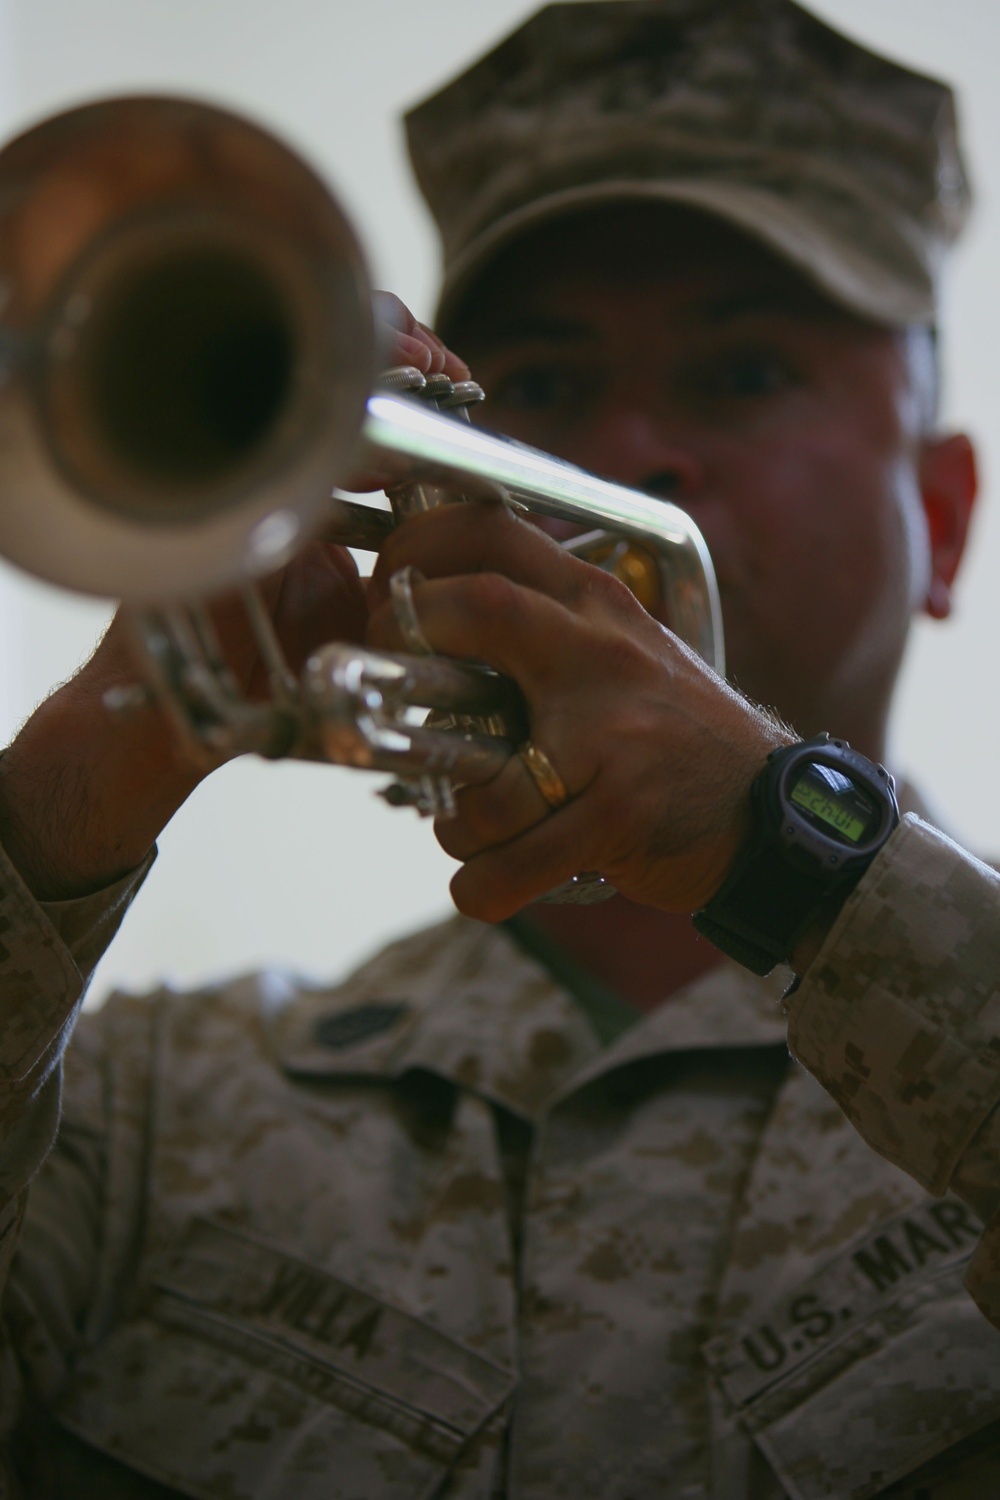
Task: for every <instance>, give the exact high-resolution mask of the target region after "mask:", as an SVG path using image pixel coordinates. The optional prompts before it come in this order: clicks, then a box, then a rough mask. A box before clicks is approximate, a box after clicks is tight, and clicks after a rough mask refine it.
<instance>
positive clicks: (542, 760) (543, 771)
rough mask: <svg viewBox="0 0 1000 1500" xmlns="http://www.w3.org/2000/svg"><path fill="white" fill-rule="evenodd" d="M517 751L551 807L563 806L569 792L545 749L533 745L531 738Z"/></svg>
mask: <svg viewBox="0 0 1000 1500" xmlns="http://www.w3.org/2000/svg"><path fill="white" fill-rule="evenodd" d="M517 753H518V755H519V756H520V757H521V760H522V761H523V762H524V765H525V766H526V768H527V770H528V773H529V775H530V776H531V779H532V781H533V782H534V783H535V785H536V786H537V788H538V790H539V791H540V792H541V794H542V796H543V797H544V798H545V800H546V802H547V803H548V804H549V806H550V807H551V808H553V809H555V808H557V807H562V805H563V803H565V802H568V801H569V792H567V790H566V787H565V785H564V783H563V779H562V777H561V776H560V775H559V772H558V771H557V770H556V768H555V766H554V765H553V764H552V762H551V761H550V760H549V757H548V756H547V755H546V754H545V751H544V750H539V748H538V746H537V745H533V744H532V743H531V741H530V740H525V742H524V744H523V745H522V746H521V748H520V750H518V752H517Z"/></svg>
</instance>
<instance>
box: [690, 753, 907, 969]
mask: <svg viewBox="0 0 1000 1500" xmlns="http://www.w3.org/2000/svg"><path fill="white" fill-rule="evenodd" d="M750 804H751V810H752V816H753V829H752V832H751V835H750V839H749V841H748V843H747V844H746V845H745V847H744V849H743V851H742V853H741V854H740V855H739V857H738V858H737V860H736V863H735V865H734V866H733V868H732V869H731V870H730V872H729V874H728V875H727V876H726V879H725V880H724V881H723V883H722V885H721V887H720V888H719V890H718V891H717V892H716V894H715V895H714V896H713V897H712V899H711V901H709V903H708V905H707V906H705V907H703V908H702V910H701V911H697V912H695V914H694V925H695V926H696V927H697V929H698V931H699V932H701V933H704V935H705V937H707V938H708V939H709V940H710V941H711V942H712V943H714V944H715V946H716V947H717V948H721V949H722V951H723V953H728V954H729V956H730V958H735V959H736V960H737V962H738V963H741V964H743V965H744V967H745V968H748V969H752V970H753V972H754V973H755V974H769V973H770V972H771V970H772V969H773V968H774V967H775V965H776V964H779V963H787V962H788V960H789V959H790V957H791V954H792V951H793V949H794V948H795V945H796V943H797V942H798V941H799V939H800V938H801V937H802V936H803V934H804V933H805V932H807V931H808V929H809V927H810V926H811V925H812V923H813V922H814V921H815V920H816V919H817V918H819V917H820V916H821V915H822V914H823V913H824V912H825V911H828V910H830V909H831V907H832V906H833V905H834V898H836V902H837V904H841V903H842V902H843V900H844V898H845V897H846V896H847V894H848V892H849V891H851V890H852V889H853V887H854V886H855V885H856V884H857V883H858V881H859V880H860V879H861V877H862V875H863V874H864V872H865V871H866V870H867V868H868V866H869V865H870V864H871V862H872V860H873V859H874V858H875V856H876V854H877V853H878V852H879V850H880V849H881V848H882V846H883V844H884V843H885V842H886V840H887V839H888V837H889V835H890V834H891V833H892V831H893V829H894V828H895V827H896V825H897V824H898V822H899V807H898V805H897V803H896V792H895V784H894V782H893V779H892V777H891V776H890V775H889V773H888V771H887V770H886V769H885V768H884V767H883V766H878V765H875V764H874V763H873V762H872V761H870V760H866V759H865V757H864V756H863V755H859V754H858V753H857V751H856V750H852V749H851V747H850V746H849V745H848V744H847V743H846V742H845V741H844V740H835V739H831V738H830V736H829V735H828V734H821V735H819V736H818V737H817V738H816V739H812V740H805V741H804V742H803V743H801V744H798V745H785V746H782V747H781V748H780V749H778V750H774V751H772V752H771V754H770V755H769V756H768V759H767V765H766V766H765V767H764V769H763V771H762V772H761V773H760V775H759V776H758V777H757V779H756V781H755V782H754V783H753V786H752V788H751V792H750Z"/></svg>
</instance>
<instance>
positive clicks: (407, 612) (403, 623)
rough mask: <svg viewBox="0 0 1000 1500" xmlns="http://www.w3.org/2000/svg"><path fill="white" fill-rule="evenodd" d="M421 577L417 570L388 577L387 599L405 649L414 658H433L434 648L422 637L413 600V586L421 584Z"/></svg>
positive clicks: (408, 570) (404, 571) (405, 571)
mask: <svg viewBox="0 0 1000 1500" xmlns="http://www.w3.org/2000/svg"><path fill="white" fill-rule="evenodd" d="M423 577H424V575H423V574H422V573H421V571H420V569H419V568H414V567H406V568H400V569H399V570H398V571H397V572H395V573H393V574H391V575H390V577H389V597H390V599H391V600H392V612H393V614H394V615H395V617H396V624H397V625H398V626H399V633H400V635H401V636H402V637H403V640H404V642H405V643H406V646H407V648H408V649H409V650H410V651H412V652H413V653H414V655H415V656H433V655H434V647H433V646H432V645H431V643H430V641H429V640H428V639H427V637H426V636H425V635H424V632H423V628H422V627H421V624H420V619H419V617H418V615H417V606H416V604H415V603H414V600H413V585H414V583H421V582H422V581H423Z"/></svg>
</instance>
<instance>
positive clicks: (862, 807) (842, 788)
mask: <svg viewBox="0 0 1000 1500" xmlns="http://www.w3.org/2000/svg"><path fill="white" fill-rule="evenodd" d="M787 795H788V799H789V801H790V802H793V803H794V804H795V806H796V807H797V808H799V810H800V811H801V812H802V813H804V814H805V816H806V817H807V819H808V820H809V822H810V823H811V824H812V825H813V827H814V828H817V829H819V831H820V832H821V833H824V834H826V836H827V837H828V838H833V839H836V840H837V842H838V843H841V844H844V845H846V846H847V847H848V848H855V849H861V848H863V847H864V845H865V844H866V842H867V841H868V840H869V839H870V838H871V837H873V835H874V834H876V833H877V832H878V829H879V826H880V824H881V822H882V807H881V805H880V803H879V802H878V801H877V800H876V798H875V797H873V796H872V795H871V793H870V792H867V791H865V789H864V788H863V787H860V786H858V785H857V783H856V782H854V781H852V779H851V778H850V776H845V775H844V773H843V771H837V770H835V769H834V768H833V766H824V765H821V764H820V763H819V762H818V761H807V762H806V763H805V764H804V765H801V766H799V767H798V769H797V771H796V773H795V780H794V781H793V782H792V784H791V786H790V787H789V788H788V793H787Z"/></svg>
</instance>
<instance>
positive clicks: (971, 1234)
mask: <svg viewBox="0 0 1000 1500" xmlns="http://www.w3.org/2000/svg"><path fill="white" fill-rule="evenodd" d="M978 1233H979V1226H977V1225H976V1223H975V1221H974V1220H973V1218H972V1215H971V1214H970V1213H969V1211H968V1210H967V1209H966V1208H965V1207H964V1205H962V1204H960V1203H958V1202H956V1201H954V1200H950V1199H945V1200H942V1201H941V1202H940V1203H933V1202H930V1201H928V1202H927V1203H926V1204H925V1205H924V1206H922V1207H919V1208H916V1209H914V1210H913V1211H912V1212H911V1213H909V1214H905V1215H899V1216H898V1217H897V1218H895V1219H893V1220H890V1221H889V1222H887V1223H884V1224H882V1225H880V1226H879V1227H878V1230H877V1231H876V1232H875V1233H873V1234H871V1235H870V1236H869V1237H868V1238H867V1239H866V1240H865V1241H864V1242H863V1243H861V1244H859V1245H856V1246H854V1247H852V1248H851V1249H850V1250H849V1251H847V1252H846V1253H845V1254H843V1255H841V1256H839V1257H838V1258H837V1259H836V1260H835V1261H833V1262H832V1263H829V1264H827V1265H826V1266H824V1267H823V1268H822V1270H821V1271H820V1272H819V1273H818V1274H817V1275H815V1276H814V1277H812V1278H810V1279H809V1280H808V1281H806V1282H804V1283H803V1284H802V1285H800V1286H799V1287H797V1288H795V1289H794V1291H793V1292H792V1293H791V1295H790V1296H788V1297H787V1299H784V1300H783V1301H782V1302H781V1303H779V1304H778V1305H776V1306H774V1307H773V1308H772V1309H771V1313H770V1317H769V1318H767V1319H766V1320H765V1321H763V1322H759V1323H756V1324H755V1325H754V1326H752V1327H751V1326H748V1327H745V1328H742V1329H740V1330H738V1331H737V1332H735V1333H734V1334H732V1335H727V1336H726V1337H724V1338H720V1339H716V1340H714V1341H713V1342H712V1343H711V1344H710V1345H709V1346H708V1348H707V1349H706V1355H707V1358H708V1362H709V1365H710V1367H711V1369H712V1372H713V1375H714V1377H715V1379H716V1381H717V1383H718V1385H719V1386H720V1387H721V1389H722V1391H723V1393H724V1396H725V1399H726V1403H727V1406H728V1408H729V1410H730V1412H731V1413H732V1415H733V1416H734V1417H735V1419H736V1420H737V1421H738V1423H739V1425H740V1426H741V1427H742V1428H743V1429H744V1431H745V1432H747V1433H749V1435H750V1436H751V1437H752V1438H753V1441H754V1442H755V1444H756V1445H757V1447H758V1449H759V1450H760V1451H761V1452H762V1453H763V1454H764V1456H765V1457H766V1459H767V1460H768V1462H769V1464H770V1466H771V1467H772V1469H773V1470H774V1473H775V1474H776V1476H777V1478H778V1479H779V1480H780V1482H781V1485H782V1487H783V1489H784V1491H785V1493H786V1494H787V1495H788V1496H789V1497H790V1500H828V1497H830V1500H832V1497H838V1500H867V1497H869V1496H875V1495H883V1494H887V1493H888V1494H892V1495H896V1494H898V1495H900V1496H904V1495H905V1496H907V1497H909V1496H910V1494H911V1492H912V1494H913V1495H914V1496H917V1495H919V1496H921V1497H922V1500H937V1497H938V1495H939V1492H940V1494H941V1495H942V1497H943V1496H944V1495H946V1494H947V1495H948V1496H951V1495H952V1494H955V1495H959V1494H961V1495H962V1496H970V1497H971V1496H973V1495H976V1496H978V1495H979V1494H981V1493H985V1492H984V1491H981V1490H980V1489H978V1488H976V1487H975V1485H974V1483H973V1472H974V1473H975V1474H976V1475H977V1476H978V1475H979V1471H980V1468H981V1466H982V1462H983V1453H982V1452H981V1451H980V1450H981V1449H982V1446H983V1445H982V1444H981V1443H980V1442H977V1441H974V1440H970V1441H967V1442H963V1440H966V1439H970V1434H977V1433H980V1432H981V1431H982V1430H984V1429H987V1430H988V1428H989V1424H992V1423H994V1422H997V1421H998V1420H1000V1333H998V1332H997V1330H996V1329H995V1328H993V1327H992V1326H991V1324H989V1323H987V1321H986V1319H985V1318H984V1317H983V1315H982V1314H981V1313H980V1312H979V1310H978V1308H977V1307H976V1306H975V1304H974V1303H973V1301H972V1300H971V1298H970V1297H969V1295H968V1293H967V1292H966V1291H965V1289H964V1287H963V1286H962V1273H963V1271H964V1268H965V1263H966V1261H967V1260H968V1257H969V1255H970V1253H971V1250H972V1246H973V1244H974V1243H975V1240H976V1238H977V1237H978ZM988 1447H989V1453H991V1454H992V1455H993V1456H994V1457H993V1459H990V1458H989V1455H987V1460H988V1462H989V1463H991V1464H994V1461H996V1462H998V1463H1000V1455H998V1453H997V1449H996V1447H995V1445H994V1442H993V1440H992V1439H991V1441H990V1443H989V1445H988ZM967 1463H968V1464H971V1465H972V1468H971V1469H970V1470H969V1473H968V1475H967V1476H966V1474H965V1468H964V1466H965V1465H966V1464H967ZM925 1465H931V1467H932V1469H933V1472H934V1474H935V1476H936V1485H935V1487H933V1488H931V1489H928V1488H925V1487H924V1486H923V1485H920V1484H918V1486H917V1488H916V1490H912V1489H911V1486H912V1483H914V1482H916V1481H917V1480H918V1479H920V1478H921V1477H922V1474H923V1471H924V1466H925ZM977 1465H978V1466H979V1467H976V1466H977ZM905 1476H909V1477H910V1483H906V1482H905ZM966 1477H967V1478H968V1480H969V1483H970V1484H971V1485H972V1487H968V1486H966V1485H965V1484H964V1479H965V1478H966ZM994 1477H995V1478H996V1479H997V1487H996V1489H995V1490H993V1489H992V1488H991V1490H990V1491H989V1492H991V1493H993V1492H995V1493H1000V1468H998V1470H997V1474H996V1475H995V1476H994ZM900 1481H904V1482H902V1483H899V1488H898V1489H897V1488H896V1484H897V1483H898V1482H900ZM945 1481H947V1487H946V1488H944V1489H940V1491H939V1487H938V1486H939V1485H940V1484H943V1483H944V1482H945ZM956 1484H957V1485H958V1488H957V1489H956V1488H954V1486H955V1485H956Z"/></svg>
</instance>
